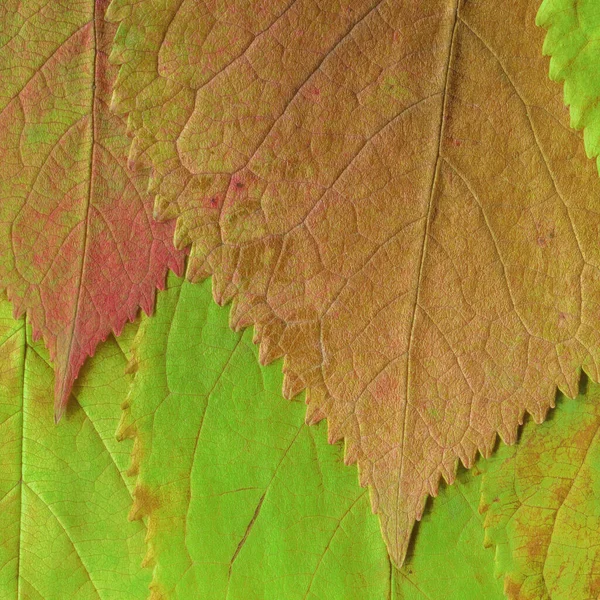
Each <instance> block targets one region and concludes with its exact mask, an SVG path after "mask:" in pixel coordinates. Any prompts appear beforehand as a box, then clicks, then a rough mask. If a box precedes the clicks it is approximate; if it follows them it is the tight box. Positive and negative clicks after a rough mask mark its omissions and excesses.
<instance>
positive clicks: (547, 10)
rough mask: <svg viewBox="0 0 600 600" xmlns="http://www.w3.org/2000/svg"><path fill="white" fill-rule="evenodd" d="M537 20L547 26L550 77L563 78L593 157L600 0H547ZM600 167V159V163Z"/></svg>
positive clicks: (599, 87) (597, 137)
mask: <svg viewBox="0 0 600 600" xmlns="http://www.w3.org/2000/svg"><path fill="white" fill-rule="evenodd" d="M537 24H538V25H539V26H541V27H543V28H545V29H547V30H548V34H547V36H546V40H545V42H544V54H546V55H548V56H551V57H552V58H551V60H550V78H551V79H553V80H554V81H563V82H564V98H565V104H567V105H568V106H569V108H570V110H571V126H572V127H574V128H575V129H583V130H584V142H585V149H586V152H587V154H588V156H589V157H590V158H593V157H597V156H598V155H599V154H600V103H599V102H598V100H599V99H600V68H599V67H600V58H599V57H600V3H599V2H598V1H597V0H544V1H543V2H542V5H541V7H540V10H539V12H538V15H537ZM599 167H600V163H599Z"/></svg>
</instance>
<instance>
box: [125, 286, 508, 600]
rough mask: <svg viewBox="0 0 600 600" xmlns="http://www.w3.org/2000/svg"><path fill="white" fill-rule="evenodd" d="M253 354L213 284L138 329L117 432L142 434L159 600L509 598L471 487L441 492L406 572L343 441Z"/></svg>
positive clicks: (164, 307) (142, 476)
mask: <svg viewBox="0 0 600 600" xmlns="http://www.w3.org/2000/svg"><path fill="white" fill-rule="evenodd" d="M256 359H257V350H256V348H255V347H254V346H253V344H252V340H251V332H250V331H246V332H245V333H243V334H242V333H237V334H234V333H233V332H231V331H229V329H228V327H227V312H226V311H224V310H223V309H221V308H219V307H217V306H216V305H214V304H213V303H212V302H211V296H210V287H209V284H208V282H207V283H205V284H202V285H191V284H189V283H182V282H181V280H176V279H175V278H171V280H170V285H169V287H168V290H167V291H166V292H165V293H163V294H160V295H159V297H158V303H157V310H156V315H155V316H154V317H152V318H151V319H145V320H144V321H143V322H142V325H141V327H140V330H139V332H138V335H137V337H136V340H135V342H134V360H133V362H132V364H131V368H132V369H135V370H136V375H135V379H134V383H133V385H132V388H131V393H130V397H129V400H128V402H127V403H126V405H125V406H126V412H125V413H124V419H123V423H122V427H121V435H122V436H123V437H128V436H130V437H134V438H135V450H134V461H133V472H136V473H138V482H137V488H136V493H135V497H136V501H135V504H134V509H133V514H134V515H136V516H137V517H148V523H149V531H150V535H149V555H148V557H147V561H148V562H153V563H154V578H153V583H152V586H151V589H152V598H153V599H159V598H169V599H177V598H181V599H188V598H196V597H198V598H207V599H209V598H215V599H217V598H218V599H224V598H244V599H245V600H251V599H253V598H256V599H261V600H269V599H279V598H285V599H286V600H293V599H295V598H298V599H300V598H344V599H345V600H346V599H347V600H352V599H354V598H355V599H357V600H363V599H364V598H374V599H377V598H392V597H393V598H402V599H419V600H421V599H425V598H428V599H430V600H432V599H434V598H438V599H440V600H441V599H449V598H450V599H456V600H458V599H460V600H469V599H473V600H479V599H480V598H482V597H485V598H486V599H488V600H493V599H494V598H498V599H500V598H501V597H502V595H501V590H500V583H499V582H498V581H497V580H496V579H494V577H493V554H492V552H491V551H489V550H485V549H484V548H483V530H482V526H481V518H480V516H479V513H478V512H477V498H478V495H479V481H478V478H476V477H470V478H467V477H466V476H465V475H464V474H463V481H464V483H465V485H464V486H461V487H460V489H459V486H456V487H455V488H451V489H445V490H443V491H442V493H441V495H440V497H439V498H438V499H437V500H436V512H435V516H434V517H431V518H430V515H426V518H425V519H424V522H423V523H422V525H421V529H420V530H419V535H418V536H417V539H416V547H415V551H414V557H411V558H409V561H408V564H407V566H406V567H405V568H404V569H403V570H401V571H397V570H396V569H395V568H392V567H391V565H390V561H389V557H388V554H387V551H386V548H385V545H384V543H383V541H382V539H381V535H380V532H379V526H378V523H377V520H376V518H375V517H374V516H373V515H372V514H371V511H370V508H369V501H368V497H367V491H366V490H363V489H361V488H360V487H359V486H358V485H357V483H358V481H357V477H356V472H355V470H354V469H347V468H345V467H344V466H343V464H342V448H341V447H340V446H339V445H336V446H329V445H328V444H327V439H326V435H325V430H324V428H323V425H320V426H317V427H307V426H306V425H305V424H304V423H303V412H304V409H303V405H302V403H301V402H298V401H294V402H291V403H288V402H287V401H286V400H284V399H283V398H282V396H281V392H280V390H281V383H282V381H281V380H282V376H281V372H280V369H279V367H277V366H275V365H273V366H272V367H269V368H266V367H261V366H259V365H258V364H257V361H256ZM173 440H177V443H176V444H174V443H173Z"/></svg>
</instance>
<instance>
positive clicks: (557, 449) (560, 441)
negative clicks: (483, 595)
mask: <svg viewBox="0 0 600 600" xmlns="http://www.w3.org/2000/svg"><path fill="white" fill-rule="evenodd" d="M599 432H600V387H599V386H598V385H595V384H590V385H589V388H588V390H587V392H586V393H583V394H581V395H580V396H579V397H578V398H577V399H576V400H569V399H567V398H561V399H560V400H559V401H558V403H557V406H556V409H555V411H554V414H553V415H552V418H551V419H549V420H548V421H547V422H546V423H544V424H543V425H542V426H540V427H533V425H532V424H531V423H528V424H527V425H525V427H524V429H523V433H522V436H521V439H520V441H519V443H518V444H517V445H516V446H515V447H514V448H507V447H502V448H500V449H499V451H498V453H497V455H496V456H495V457H494V458H493V459H491V460H490V461H488V462H487V463H486V467H485V469H484V476H483V480H482V487H481V489H482V508H483V509H484V510H485V511H486V513H485V527H486V540H487V543H488V544H495V545H496V563H497V567H498V571H499V572H500V573H501V574H502V575H504V576H505V584H504V589H505V592H506V594H507V596H508V598H509V599H510V600H548V599H552V600H561V599H564V600H570V599H572V598H581V599H582V600H583V599H585V598H590V599H591V598H598V595H599V594H600V572H599V570H598V566H597V564H598V560H599V559H600V546H599V543H598V542H599V535H598V532H599V531H600V507H599V506H598V500H597V499H598V494H599V492H600V478H599V476H598V464H600V462H599V461H600V439H599V437H600V433H599Z"/></svg>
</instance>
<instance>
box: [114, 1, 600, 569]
mask: <svg viewBox="0 0 600 600" xmlns="http://www.w3.org/2000/svg"><path fill="white" fill-rule="evenodd" d="M255 8H256V7H255V6H254V5H253V3H246V2H243V1H239V2H233V3H231V4H228V5H221V4H214V5H213V4H209V5H202V8H201V9H198V5H197V3H195V2H191V1H189V0H168V1H164V0H160V1H159V0H142V1H140V0H113V2H112V4H111V7H110V9H109V18H110V19H111V20H115V21H120V25H119V29H118V32H117V35H116V38H115V47H114V49H113V52H112V54H111V58H112V60H114V61H115V62H117V63H120V64H121V69H120V73H119V77H118V80H117V83H116V87H115V92H114V95H113V101H112V107H113V109H114V110H115V111H116V112H118V113H119V114H128V126H129V128H130V130H131V131H132V133H133V134H134V142H133V146H132V150H131V154H130V158H131V160H132V161H134V162H141V163H143V164H147V163H150V164H152V165H153V168H154V176H153V178H152V179H151V189H152V191H153V192H154V193H156V194H157V199H156V204H155V213H156V214H157V216H159V217H164V218H167V217H168V218H171V217H177V218H178V221H177V228H176V243H178V244H180V245H185V244H188V243H191V244H192V249H191V256H190V264H189V269H188V275H189V277H190V279H191V280H192V281H197V280H198V279H201V278H202V277H205V276H206V275H208V274H213V276H214V277H213V286H214V296H215V298H216V300H217V301H218V302H221V303H223V302H226V301H228V300H230V299H233V308H232V312H231V324H232V326H233V327H234V328H239V327H244V326H247V325H250V324H254V325H255V327H256V336H255V337H256V340H257V341H259V342H260V346H261V347H260V358H261V361H262V362H263V363H267V362H269V361H271V360H273V359H275V358H277V357H279V356H285V361H284V365H283V369H284V373H285V379H284V392H285V395H286V396H287V397H293V396H294V395H295V394H296V393H298V392H299V391H300V390H302V389H303V388H307V389H308V393H307V402H308V403H309V408H308V414H307V421H308V422H310V423H312V422H316V421H318V420H319V419H321V418H323V417H324V416H326V417H327V418H328V420H329V438H330V440H331V441H335V440H338V439H341V438H345V440H346V456H345V459H346V461H347V462H354V461H358V465H359V472H360V476H361V482H362V484H363V485H366V484H369V485H370V486H371V492H372V493H371V497H372V502H373V508H374V510H375V511H376V512H377V513H379V515H380V517H381V524H382V529H383V533H384V537H385V539H386V542H387V545H388V548H389V551H390V553H391V556H392V558H393V560H394V561H395V563H396V564H397V565H400V564H402V562H403V560H404V556H405V553H406V550H407V545H408V540H409V537H410V532H411V530H412V527H413V523H414V521H415V519H419V518H420V517H421V514H422V511H423V507H424V504H425V499H426V497H427V495H428V494H431V495H435V494H436V493H437V488H438V483H439V480H440V477H443V478H444V479H445V480H446V481H448V482H452V481H453V479H454V477H455V470H456V465H457V462H458V459H460V460H461V461H462V463H463V464H464V465H465V466H467V467H470V466H471V465H472V464H473V462H474V460H475V457H476V454H477V452H478V451H479V452H481V453H482V454H484V455H488V454H489V453H490V452H491V450H492V448H493V447H494V442H495V439H496V433H497V432H499V433H500V435H501V436H502V438H503V439H504V440H505V441H506V442H508V443H512V442H514V440H515V438H516V434H517V428H518V425H519V424H520V423H521V422H522V420H523V416H524V414H525V412H526V411H527V412H529V413H531V414H532V415H533V416H534V418H535V420H536V421H537V422H540V421H542V420H543V419H544V416H545V414H546V411H547V409H548V407H550V406H552V405H553V404H554V398H555V390H556V386H557V385H558V387H559V388H560V389H561V390H562V391H563V392H565V393H566V394H568V395H570V396H574V395H575V394H576V393H577V383H578V378H579V373H580V368H581V367H582V366H583V368H584V369H585V370H586V372H587V373H589V375H590V376H591V377H592V378H593V379H594V380H597V379H598V359H599V350H600V336H599V330H598V314H600V296H599V294H598V292H599V289H600V288H599V282H598V272H599V271H598V267H599V266H600V250H599V244H598V231H599V225H600V211H599V207H600V205H599V202H598V198H599V195H600V184H599V182H598V177H597V173H596V172H595V170H594V169H593V168H592V166H591V165H590V164H589V162H588V161H587V160H586V157H585V154H584V151H583V146H582V144H581V136H580V135H579V134H578V133H576V132H573V131H571V130H570V129H569V122H568V115H567V111H566V110H565V107H564V106H563V103H562V98H561V90H560V88H559V86H556V85H555V84H553V83H551V82H550V81H548V78H547V61H546V59H544V58H543V57H542V53H541V49H542V42H543V31H542V30H540V29H536V26H535V22H534V21H535V15H536V11H537V9H538V3H537V1H536V0H518V1H517V2H512V1H511V2H508V0H503V1H500V2H499V1H498V0H477V1H473V2H462V1H460V2H458V3H456V2H453V1H450V0H427V1H423V2H413V1H412V0H411V1H404V2H403V1H398V0H393V1H392V0H389V1H386V0H382V1H367V0H366V1H360V0H355V1H348V2H340V3H333V4H331V3H327V4H326V6H325V4H322V3H319V2H316V1H314V0H298V1H297V2H293V3H292V2H283V1H281V2H273V3H268V4H265V5H264V6H263V5H261V10H255Z"/></svg>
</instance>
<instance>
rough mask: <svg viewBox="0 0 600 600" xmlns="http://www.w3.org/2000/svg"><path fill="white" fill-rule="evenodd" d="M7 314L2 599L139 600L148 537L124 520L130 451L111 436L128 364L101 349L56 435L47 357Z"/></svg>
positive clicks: (2, 342)
mask: <svg viewBox="0 0 600 600" xmlns="http://www.w3.org/2000/svg"><path fill="white" fill-rule="evenodd" d="M10 315H11V307H10V304H9V302H8V301H7V300H6V299H2V300H0V371H1V373H2V375H1V377H0V448H1V451H0V599H2V600H5V599H6V600H13V599H15V598H18V599H27V600H64V599H65V598H70V599H72V600H91V599H94V600H122V599H123V598H127V599H131V600H142V599H144V598H146V597H147V593H148V584H149V578H150V571H149V570H147V569H142V568H141V567H140V564H141V560H142V558H143V553H144V548H145V544H144V537H145V533H146V529H145V526H144V524H143V523H141V522H128V520H127V514H128V511H129V508H130V506H131V492H132V490H131V482H128V481H127V479H125V469H126V466H127V463H128V461H129V456H130V452H131V446H130V444H128V443H125V444H119V443H118V442H117V441H116V439H115V436H114V431H115V429H116V426H117V423H118V418H119V415H120V413H121V408H120V403H121V401H122V400H123V398H124V397H125V395H126V393H127V390H128V389H129V385H130V381H131V375H125V374H124V369H125V366H126V359H125V356H124V355H123V352H122V351H121V350H120V349H119V346H118V345H117V344H116V342H115V341H114V339H112V338H110V339H109V340H108V341H107V342H106V343H105V344H103V345H102V346H101V347H100V348H99V350H98V352H97V353H96V356H95V357H94V358H93V360H91V361H90V362H89V363H88V364H87V365H86V367H84V369H83V370H82V374H81V377H80V378H79V379H78V381H77V383H76V384H75V387H74V390H73V396H74V397H75V399H76V401H73V402H72V403H71V405H70V407H69V417H68V419H66V420H65V422H64V423H63V424H62V426H61V427H60V428H59V429H57V428H55V427H54V425H53V422H52V419H51V414H52V398H53V386H54V377H53V371H52V368H51V367H50V366H49V363H48V358H47V352H46V350H45V349H44V347H43V346H42V345H41V343H39V342H38V343H34V342H32V341H31V329H30V328H29V326H27V328H26V326H25V321H24V319H20V320H18V321H15V320H13V319H12V318H11V316H10ZM26 329H27V331H26ZM126 333H127V334H129V333H130V332H126Z"/></svg>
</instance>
